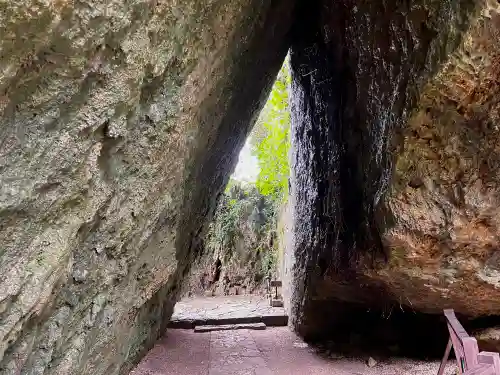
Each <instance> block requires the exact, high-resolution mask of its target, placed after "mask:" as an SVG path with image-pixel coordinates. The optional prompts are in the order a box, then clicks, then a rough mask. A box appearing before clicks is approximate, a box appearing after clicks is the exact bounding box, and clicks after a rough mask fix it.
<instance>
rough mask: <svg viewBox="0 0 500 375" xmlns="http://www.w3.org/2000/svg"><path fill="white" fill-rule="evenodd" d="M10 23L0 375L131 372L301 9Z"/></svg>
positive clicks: (0, 68) (70, 16) (70, 11)
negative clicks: (296, 11)
mask: <svg viewBox="0 0 500 375" xmlns="http://www.w3.org/2000/svg"><path fill="white" fill-rule="evenodd" d="M0 9H1V11H0V36H1V37H0V51H1V53H0V72H1V73H0V114H1V116H0V373H1V374H19V373H22V374H33V375H35V374H82V375H83V374H92V375H99V374H107V375H112V374H118V373H120V372H121V373H124V372H126V371H127V368H128V366H129V365H130V363H131V362H133V361H135V360H137V358H138V356H140V355H141V353H142V352H143V350H144V349H145V348H147V347H148V346H150V345H152V343H153V342H154V340H155V338H156V337H157V336H158V334H159V333H160V332H162V331H163V329H162V328H163V327H164V326H165V325H166V323H167V322H168V318H169V316H170V314H171V312H172V308H173V304H174V302H175V300H176V298H177V294H178V292H177V290H178V287H179V284H180V282H181V280H182V278H183V276H184V275H185V273H186V272H187V265H188V264H190V262H191V261H192V258H193V257H194V255H195V253H196V252H197V251H198V249H199V246H200V238H201V237H202V235H203V231H204V229H203V227H204V224H205V223H206V222H207V219H208V218H209V217H210V216H211V215H212V212H213V209H214V203H215V198H216V197H217V195H218V193H219V192H220V191H221V189H222V187H223V185H224V183H225V181H227V176H228V174H229V173H230V171H231V168H233V167H234V163H235V161H236V155H237V152H238V149H239V147H240V146H241V145H242V144H243V141H244V137H245V135H246V133H247V132H248V129H249V127H250V125H251V123H252V120H253V118H254V116H255V115H256V113H257V112H258V109H259V108H260V107H261V105H262V101H263V99H264V98H265V96H266V92H267V91H268V90H269V88H270V85H271V83H272V79H273V76H274V75H275V74H276V73H277V71H278V69H279V67H280V65H281V63H282V61H283V59H284V56H285V53H286V50H287V48H288V45H289V43H288V41H287V37H286V34H287V32H288V29H289V25H290V22H291V12H292V11H293V2H289V1H280V0H277V1H263V0H236V1H217V2H215V1H208V0H207V1H189V0H188V1H173V0H165V1H161V0H160V1H156V2H151V1H140V0H138V1H130V2H123V1H111V2H109V1H99V0H90V1H87V2H64V1H63V2H57V1H56V2H44V1H38V0H33V1H31V0H27V1H24V2H16V1H9V0H8V1H6V2H3V3H2V4H0Z"/></svg>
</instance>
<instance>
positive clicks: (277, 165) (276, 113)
mask: <svg viewBox="0 0 500 375" xmlns="http://www.w3.org/2000/svg"><path fill="white" fill-rule="evenodd" d="M289 85H290V73H289V70H288V64H287V62H286V61H285V63H284V64H283V67H282V68H281V70H280V72H279V74H278V77H277V79H276V82H275V83H274V86H273V88H272V91H271V94H270V95H269V99H268V101H267V103H266V105H265V106H264V109H263V110H262V112H261V115H260V116H259V119H258V120H257V124H256V126H255V128H254V130H253V131H252V135H251V137H252V139H251V141H252V142H251V143H252V152H253V153H254V155H255V156H256V157H257V159H258V163H259V168H260V173H259V175H258V177H257V181H256V186H257V188H258V189H259V191H260V192H261V194H263V195H266V196H270V197H272V198H273V199H274V200H276V201H283V200H285V199H286V197H287V195H288V177H289V174H290V172H289V171H290V166H289V162H288V151H289V149H290V111H289V106H288V87H289Z"/></svg>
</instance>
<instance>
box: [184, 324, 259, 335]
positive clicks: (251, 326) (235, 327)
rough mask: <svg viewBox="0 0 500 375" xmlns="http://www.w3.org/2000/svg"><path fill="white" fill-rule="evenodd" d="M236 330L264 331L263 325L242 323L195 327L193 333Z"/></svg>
mask: <svg viewBox="0 0 500 375" xmlns="http://www.w3.org/2000/svg"><path fill="white" fill-rule="evenodd" d="M238 329H251V330H254V331H262V330H264V329H266V325H265V324H264V323H246V324H245V323H243V324H225V325H215V326H214V325H208V326H196V327H194V331H195V332H197V333H204V332H212V331H233V330H238Z"/></svg>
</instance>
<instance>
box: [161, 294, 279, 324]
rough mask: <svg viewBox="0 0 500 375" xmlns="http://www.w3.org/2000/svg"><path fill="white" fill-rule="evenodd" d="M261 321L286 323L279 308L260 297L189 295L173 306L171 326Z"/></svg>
mask: <svg viewBox="0 0 500 375" xmlns="http://www.w3.org/2000/svg"><path fill="white" fill-rule="evenodd" d="M259 322H263V323H265V324H266V325H267V326H286V325H287V323H288V317H287V316H286V313H285V309H284V308H282V307H271V306H270V305H269V301H268V300H267V299H264V298H263V297H261V296H227V297H204V298H189V299H184V300H182V301H180V302H178V303H177V304H176V305H175V310H174V314H173V316H172V319H171V321H170V325H169V327H170V328H183V329H189V328H194V326H196V325H202V324H203V325H215V324H219V325H220V324H241V323H259Z"/></svg>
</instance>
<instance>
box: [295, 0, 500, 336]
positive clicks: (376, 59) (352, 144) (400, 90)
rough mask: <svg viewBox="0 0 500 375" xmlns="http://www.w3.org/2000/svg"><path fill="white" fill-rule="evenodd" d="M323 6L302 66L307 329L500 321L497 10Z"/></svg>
mask: <svg viewBox="0 0 500 375" xmlns="http://www.w3.org/2000/svg"><path fill="white" fill-rule="evenodd" d="M320 3H321V4H320V5H319V6H318V8H316V9H315V8H308V10H307V11H304V12H301V14H303V15H304V17H303V21H302V22H303V23H302V27H301V30H306V31H305V32H303V33H300V34H297V35H296V38H295V40H294V41H293V45H292V52H291V65H292V71H293V73H292V76H293V93H292V103H293V105H292V127H293V142H292V143H293V155H292V159H293V178H292V194H291V199H292V205H293V210H294V215H295V217H294V218H295V224H294V231H293V233H294V238H293V243H294V249H293V253H294V259H295V264H294V268H293V272H294V276H293V280H292V283H293V301H292V313H293V315H294V316H293V322H294V324H295V327H296V328H297V329H298V330H299V331H300V332H301V333H302V334H303V335H306V336H307V335H310V336H314V335H320V334H322V333H325V332H326V329H325V327H326V326H332V327H333V326H334V325H335V324H337V323H338V322H339V321H342V322H345V321H346V319H347V320H348V321H349V318H350V319H351V320H350V322H351V323H352V324H355V323H356V321H355V319H354V318H353V316H352V315H350V316H349V313H348V312H346V311H347V310H342V308H344V309H345V308H346V306H348V305H349V304H352V306H356V308H357V309H358V310H361V309H363V308H364V311H365V312H366V310H367V308H372V309H374V310H378V311H381V312H384V311H385V312H386V313H387V315H390V312H392V311H393V310H397V311H406V312H410V314H412V313H414V312H423V313H430V314H440V313H441V311H442V309H443V308H450V307H451V308H454V309H455V310H456V311H457V312H458V313H459V314H462V316H465V317H470V318H476V317H480V316H484V315H500V289H498V288H499V287H500V263H499V259H500V258H499V254H500V253H499V252H498V251H499V250H498V246H499V241H498V238H499V234H500V233H499V229H498V228H500V225H499V224H500V211H499V207H500V195H499V193H500V180H499V179H498V167H499V163H500V154H499V152H500V149H499V146H500V143H499V140H500V133H499V129H498V123H499V121H498V119H499V113H500V112H499V110H500V105H499V104H500V103H499V101H500V99H499V98H500V96H499V91H500V86H499V84H498V82H499V74H500V70H499V67H500V56H499V52H498V51H500V44H499V43H500V5H499V4H498V2H497V1H489V0H476V1H459V0H457V1H431V0H419V1H412V2H399V1H388V2H387V1H386V2H375V1H358V2H353V1H337V2H329V1H323V2H320ZM339 301H341V302H342V303H343V304H342V306H343V307H339V304H338V303H336V302H339ZM344 313H345V314H344ZM343 314H344V315H343ZM387 315H386V316H387ZM344 318H346V319H344ZM337 319H338V321H337Z"/></svg>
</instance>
